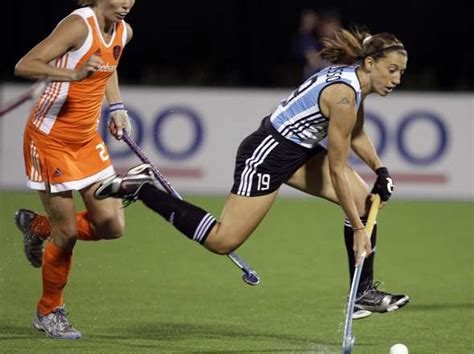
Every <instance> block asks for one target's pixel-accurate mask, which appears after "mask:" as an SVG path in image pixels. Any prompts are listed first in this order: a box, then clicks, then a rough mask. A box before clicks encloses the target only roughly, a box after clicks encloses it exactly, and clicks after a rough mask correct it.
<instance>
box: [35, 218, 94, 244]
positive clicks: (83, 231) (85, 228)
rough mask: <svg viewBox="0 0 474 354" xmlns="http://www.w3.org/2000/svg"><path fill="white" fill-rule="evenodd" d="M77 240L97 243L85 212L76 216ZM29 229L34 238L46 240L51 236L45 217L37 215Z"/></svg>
mask: <svg viewBox="0 0 474 354" xmlns="http://www.w3.org/2000/svg"><path fill="white" fill-rule="evenodd" d="M76 224H77V239H78V240H82V241H98V240H99V238H98V237H97V236H96V235H95V234H94V233H93V231H92V229H91V225H90V224H89V219H88V218H87V211H82V212H80V213H77V214H76ZM30 229H31V231H32V232H33V234H35V236H37V237H39V238H42V239H46V238H48V237H49V236H50V235H51V226H50V225H49V221H48V218H47V217H46V216H45V215H40V214H37V215H36V217H35V218H34V219H33V220H32V221H31V225H30Z"/></svg>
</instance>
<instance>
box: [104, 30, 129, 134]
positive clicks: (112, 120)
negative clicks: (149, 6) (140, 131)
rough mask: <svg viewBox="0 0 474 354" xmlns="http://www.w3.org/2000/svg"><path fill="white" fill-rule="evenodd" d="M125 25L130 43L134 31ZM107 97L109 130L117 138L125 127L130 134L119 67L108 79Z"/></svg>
mask: <svg viewBox="0 0 474 354" xmlns="http://www.w3.org/2000/svg"><path fill="white" fill-rule="evenodd" d="M125 26H127V43H128V42H130V40H131V39H132V36H133V31H132V28H131V27H130V25H129V24H128V23H125ZM105 97H106V98H107V102H108V103H109V105H110V115H109V123H108V126H109V131H110V133H111V134H112V135H113V136H114V137H115V138H116V139H121V138H122V136H123V132H124V129H125V130H126V131H127V133H129V134H130V133H131V129H132V126H131V125H130V119H129V117H128V114H127V111H126V109H125V106H124V105H123V102H122V96H121V94H120V88H119V80H118V74H117V69H115V70H114V72H113V73H112V75H111V76H110V78H109V79H108V80H107V85H106V86H105Z"/></svg>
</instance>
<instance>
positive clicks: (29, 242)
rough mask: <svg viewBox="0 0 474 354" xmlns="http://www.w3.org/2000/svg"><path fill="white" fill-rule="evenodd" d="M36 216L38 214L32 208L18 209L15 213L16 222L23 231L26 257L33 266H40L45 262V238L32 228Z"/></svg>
mask: <svg viewBox="0 0 474 354" xmlns="http://www.w3.org/2000/svg"><path fill="white" fill-rule="evenodd" d="M36 216H37V214H36V213H35V212H34V211H31V210H26V209H20V210H17V211H16V213H15V224H16V226H17V227H18V229H19V230H20V231H21V232H22V233H23V250H24V252H25V256H26V258H27V259H28V261H29V262H30V263H31V265H32V266H33V267H35V268H40V267H41V265H42V264H43V243H44V239H42V238H40V237H38V236H35V234H33V233H32V232H31V229H30V226H31V222H32V221H33V219H34V218H35V217H36Z"/></svg>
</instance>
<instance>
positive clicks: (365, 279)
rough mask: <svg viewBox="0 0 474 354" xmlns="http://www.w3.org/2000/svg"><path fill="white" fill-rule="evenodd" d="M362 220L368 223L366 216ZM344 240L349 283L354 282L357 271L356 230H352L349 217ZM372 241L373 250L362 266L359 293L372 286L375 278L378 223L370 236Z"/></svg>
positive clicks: (345, 225)
mask: <svg viewBox="0 0 474 354" xmlns="http://www.w3.org/2000/svg"><path fill="white" fill-rule="evenodd" d="M361 220H362V222H363V223H364V225H365V223H366V221H367V220H366V219H365V218H361ZM344 240H345V243H346V250H347V258H348V261H349V276H350V278H349V284H351V283H352V278H353V276H354V271H355V257H354V250H353V247H354V231H353V230H352V227H351V224H350V222H349V219H347V218H346V220H345V221H344ZM370 242H371V243H372V249H373V252H372V253H371V254H370V256H369V257H368V258H366V259H365V261H364V267H363V268H362V273H361V275H360V283H359V289H357V293H360V292H363V291H364V290H366V289H368V288H370V287H371V286H372V283H373V280H374V258H375V251H376V247H375V246H376V242H377V225H374V229H373V231H372V235H371V236H370Z"/></svg>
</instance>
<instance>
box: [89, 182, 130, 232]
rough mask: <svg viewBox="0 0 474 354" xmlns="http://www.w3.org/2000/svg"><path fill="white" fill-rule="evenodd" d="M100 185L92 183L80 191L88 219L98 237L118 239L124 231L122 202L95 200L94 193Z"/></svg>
mask: <svg viewBox="0 0 474 354" xmlns="http://www.w3.org/2000/svg"><path fill="white" fill-rule="evenodd" d="M100 183H101V182H97V183H94V184H92V185H90V186H88V187H86V188H84V189H82V190H81V191H80V193H81V196H82V199H83V200H84V204H85V206H86V209H87V212H88V218H89V221H90V222H91V223H92V225H93V226H94V229H95V233H96V234H97V236H98V237H100V238H118V237H120V236H121V235H122V234H123V231H124V229H125V216H124V211H123V206H122V200H121V199H116V198H106V199H101V200H99V199H96V198H95V196H94V192H95V190H96V189H97V188H98V186H99V185H100Z"/></svg>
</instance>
